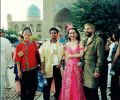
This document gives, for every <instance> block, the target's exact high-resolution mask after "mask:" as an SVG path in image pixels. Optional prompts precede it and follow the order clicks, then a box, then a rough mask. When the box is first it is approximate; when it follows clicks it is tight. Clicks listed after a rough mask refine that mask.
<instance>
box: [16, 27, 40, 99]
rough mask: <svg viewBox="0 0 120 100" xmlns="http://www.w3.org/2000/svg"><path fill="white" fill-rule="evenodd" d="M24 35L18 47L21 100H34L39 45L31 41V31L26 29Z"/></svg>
mask: <svg viewBox="0 0 120 100" xmlns="http://www.w3.org/2000/svg"><path fill="white" fill-rule="evenodd" d="M22 35H23V37H24V41H23V42H21V43H20V44H18V45H17V47H16V58H15V60H16V62H17V67H18V77H19V78H20V82H21V100H34V96H35V91H36V88H37V65H38V62H37V56H36V55H39V52H38V49H37V44H36V42H35V41H31V40H30V37H31V35H32V32H31V29H30V28H29V27H25V28H24V30H23V32H22Z"/></svg>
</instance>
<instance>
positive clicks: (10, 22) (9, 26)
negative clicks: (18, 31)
mask: <svg viewBox="0 0 120 100" xmlns="http://www.w3.org/2000/svg"><path fill="white" fill-rule="evenodd" d="M7 24H8V30H12V15H11V14H8V15H7Z"/></svg>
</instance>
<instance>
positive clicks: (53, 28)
mask: <svg viewBox="0 0 120 100" xmlns="http://www.w3.org/2000/svg"><path fill="white" fill-rule="evenodd" d="M52 30H55V31H56V32H57V33H58V32H59V30H58V29H57V28H55V27H52V28H51V29H50V30H49V33H50V32H51V31H52Z"/></svg>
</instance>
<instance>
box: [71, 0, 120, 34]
mask: <svg viewBox="0 0 120 100" xmlns="http://www.w3.org/2000/svg"><path fill="white" fill-rule="evenodd" d="M71 10H72V15H73V16H72V17H73V18H72V19H73V24H74V25H75V26H77V28H79V29H81V28H83V25H84V24H85V23H88V22H89V23H93V24H94V25H95V26H96V30H97V31H102V32H109V31H111V30H115V29H117V28H118V24H120V0H79V2H78V3H76V4H74V7H72V8H71Z"/></svg>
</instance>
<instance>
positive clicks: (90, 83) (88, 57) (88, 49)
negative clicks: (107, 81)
mask: <svg viewBox="0 0 120 100" xmlns="http://www.w3.org/2000/svg"><path fill="white" fill-rule="evenodd" d="M94 29H95V27H94V25H93V24H91V23H87V24H85V25H84V31H85V35H86V36H87V38H86V39H85V41H84V45H85V52H84V72H83V79H84V90H85V95H86V100H99V98H98V85H99V77H100V74H101V67H102V65H103V59H104V44H103V40H102V39H101V38H100V37H98V36H97V35H95V32H94Z"/></svg>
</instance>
